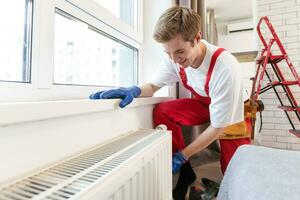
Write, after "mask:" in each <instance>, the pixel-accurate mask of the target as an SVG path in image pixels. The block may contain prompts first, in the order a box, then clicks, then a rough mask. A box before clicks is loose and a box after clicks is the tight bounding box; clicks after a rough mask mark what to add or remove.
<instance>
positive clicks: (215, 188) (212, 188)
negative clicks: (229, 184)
mask: <svg viewBox="0 0 300 200" xmlns="http://www.w3.org/2000/svg"><path fill="white" fill-rule="evenodd" d="M201 181H202V183H203V185H204V186H205V188H206V190H205V198H202V199H203V200H209V199H212V198H213V197H216V196H217V195H218V192H219V189H220V184H219V183H217V182H214V181H212V180H210V179H208V178H202V179H201Z"/></svg>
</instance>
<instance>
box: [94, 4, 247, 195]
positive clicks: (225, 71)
mask: <svg viewBox="0 0 300 200" xmlns="http://www.w3.org/2000/svg"><path fill="white" fill-rule="evenodd" d="M200 27H201V17H200V16H199V15H198V14H197V13H196V12H195V11H193V10H191V9H188V8H183V7H178V6H176V7H172V8H169V9H167V10H166V11H165V12H164V13H163V14H162V15H161V17H160V18H159V20H158V22H157V24H156V27H155V30H154V39H155V40H156V41H157V42H159V43H161V44H162V46H163V49H164V51H165V52H166V54H167V55H168V57H166V59H165V60H164V62H162V64H161V66H159V68H158V69H157V73H156V76H154V78H153V80H152V81H151V82H150V83H147V84H144V85H142V86H139V87H138V86H132V87H128V88H117V89H112V90H107V91H100V92H96V93H94V94H91V96H90V98H91V99H108V98H121V99H122V101H121V102H120V107H125V106H126V105H128V104H129V103H130V102H131V101H132V100H133V98H135V97H138V96H143V97H145V96H152V95H153V94H154V93H155V92H156V91H157V90H159V89H160V88H161V87H163V86H166V85H172V84H174V83H175V82H178V81H181V82H182V83H183V85H184V86H185V88H187V89H188V90H189V91H191V92H192V94H193V96H194V98H186V99H177V100H173V101H169V102H164V103H160V104H158V105H157V106H156V107H155V109H154V111H153V117H154V125H155V126H157V125H159V124H165V125H166V126H167V128H168V130H171V131H172V147H173V157H172V171H173V174H176V173H178V172H179V173H180V174H179V178H178V182H177V184H176V186H175V187H174V189H173V198H174V199H175V200H182V199H184V198H185V196H186V193H187V190H188V186H189V185H190V184H192V183H193V182H194V180H195V179H196V175H195V173H194V171H193V169H192V167H191V165H190V162H189V161H188V160H189V158H190V157H191V156H192V155H194V154H196V153H198V152H200V151H201V150H203V149H204V148H206V147H207V146H208V145H209V144H211V143H212V142H213V141H215V140H216V139H219V137H220V136H222V135H224V130H225V128H226V127H228V126H230V125H233V124H237V123H238V124H242V125H243V121H244V107H243V105H244V104H243V86H242V78H241V75H240V74H239V69H238V68H239V67H240V66H239V63H238V62H237V60H236V59H235V57H234V56H233V55H231V54H230V53H229V52H228V51H226V50H224V49H222V48H219V47H216V46H214V45H212V44H210V43H208V42H207V41H205V40H202V39H201V28H200ZM207 122H210V126H209V127H208V128H207V129H206V130H204V131H203V133H202V134H200V135H199V136H198V137H197V138H196V139H195V140H194V141H192V142H191V144H189V145H187V146H186V145H185V143H184V139H183V136H182V131H181V127H182V126H193V125H200V124H204V123H207ZM243 144H250V139H249V137H240V138H238V137H233V138H230V137H229V139H228V138H225V139H220V145H221V159H220V163H221V170H222V172H223V173H224V172H225V170H226V167H227V165H228V163H229V161H230V159H231V157H232V156H233V154H234V152H235V150H236V149H237V148H238V147H239V146H241V145H243Z"/></svg>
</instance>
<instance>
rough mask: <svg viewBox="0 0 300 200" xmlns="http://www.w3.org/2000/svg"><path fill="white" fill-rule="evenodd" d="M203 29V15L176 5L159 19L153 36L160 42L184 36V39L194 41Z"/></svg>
mask: <svg viewBox="0 0 300 200" xmlns="http://www.w3.org/2000/svg"><path fill="white" fill-rule="evenodd" d="M199 31H201V17H200V15H198V13H196V12H195V11H194V10H192V9H189V8H184V7H180V6H175V7H171V8H169V9H167V10H166V11H165V12H164V13H163V14H162V15H161V16H160V18H159V19H158V22H157V24H156V26H155V28H154V33H153V37H154V39H155V40H156V41H157V42H159V43H165V42H168V41H170V40H171V39H173V38H174V37H176V36H177V35H178V34H180V35H181V36H182V38H183V39H184V41H190V42H193V41H194V39H195V36H196V35H197V33H198V32H199Z"/></svg>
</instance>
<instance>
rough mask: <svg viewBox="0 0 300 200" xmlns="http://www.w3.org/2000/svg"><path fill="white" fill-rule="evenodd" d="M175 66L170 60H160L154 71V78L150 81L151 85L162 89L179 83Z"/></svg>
mask: <svg viewBox="0 0 300 200" xmlns="http://www.w3.org/2000/svg"><path fill="white" fill-rule="evenodd" d="M176 67H177V66H176V64H175V63H173V62H172V61H171V60H170V59H167V58H165V59H164V60H162V62H161V64H160V66H159V67H158V68H157V70H155V73H154V76H153V77H152V79H151V81H150V82H151V83H152V84H154V85H156V86H159V87H163V86H166V85H172V84H173V83H176V82H178V81H179V75H178V72H177V70H176Z"/></svg>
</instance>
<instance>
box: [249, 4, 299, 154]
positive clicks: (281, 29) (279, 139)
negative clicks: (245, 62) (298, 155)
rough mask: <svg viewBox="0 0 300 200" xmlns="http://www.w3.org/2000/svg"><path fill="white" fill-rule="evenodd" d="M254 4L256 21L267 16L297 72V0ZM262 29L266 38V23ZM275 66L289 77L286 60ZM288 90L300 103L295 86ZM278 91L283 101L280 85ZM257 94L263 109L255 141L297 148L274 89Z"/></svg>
mask: <svg viewBox="0 0 300 200" xmlns="http://www.w3.org/2000/svg"><path fill="white" fill-rule="evenodd" d="M256 6H257V7H256V12H257V17H258V18H257V22H258V20H259V18H260V17H262V16H268V18H269V20H270V22H271V23H272V25H273V26H274V28H275V31H276V32H277V34H278V36H279V38H280V40H281V42H282V44H283V45H284V48H285V49H286V51H287V53H288V56H289V57H290V60H291V62H292V63H293V65H294V67H295V68H296V71H297V72H298V73H300V0H256ZM262 32H263V33H264V34H266V36H267V38H270V35H269V34H268V32H267V28H266V27H262ZM267 43H268V41H267ZM258 44H259V51H261V49H262V43H261V41H260V40H259V41H258ZM274 50H275V51H273V53H274V54H276V53H279V51H278V48H275V49H274ZM259 53H260V52H259ZM279 66H280V68H281V69H282V72H283V74H284V76H285V77H286V79H288V80H293V79H292V78H293V76H292V74H291V72H290V70H289V68H288V66H287V65H286V63H285V62H281V63H279ZM269 72H270V76H271V78H274V77H275V75H274V73H271V70H269ZM267 82H268V81H267V80H264V82H263V83H264V84H265V83H267ZM291 90H292V91H293V92H294V93H295V98H296V99H297V100H298V103H300V89H299V86H293V87H291ZM279 95H280V96H281V97H282V98H283V102H284V103H287V98H286V97H285V94H284V92H283V91H282V90H280V89H279ZM260 98H261V99H262V101H263V102H264V104H265V111H264V112H263V113H262V116H263V119H262V120H263V126H262V131H261V133H256V135H255V138H256V141H257V142H258V143H259V144H260V145H263V146H268V147H274V148H280V149H290V150H300V138H297V137H295V136H294V135H291V134H290V133H289V132H288V130H289V129H291V125H290V123H289V121H288V119H287V117H286V115H285V113H284V112H283V111H282V110H280V109H279V108H278V107H277V106H278V105H279V102H278V100H277V97H276V95H275V93H274V92H273V91H272V90H269V91H268V92H265V93H263V94H261V96H260ZM291 119H292V121H293V122H294V124H295V125H296V127H298V128H300V123H299V121H298V119H297V117H296V116H295V115H291ZM259 126H260V119H259V117H258V120H257V130H258V129H259ZM256 132H257V131H256Z"/></svg>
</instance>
